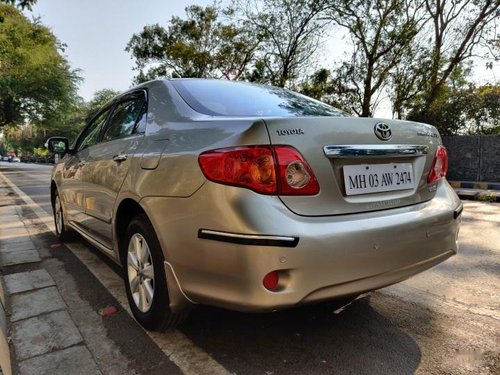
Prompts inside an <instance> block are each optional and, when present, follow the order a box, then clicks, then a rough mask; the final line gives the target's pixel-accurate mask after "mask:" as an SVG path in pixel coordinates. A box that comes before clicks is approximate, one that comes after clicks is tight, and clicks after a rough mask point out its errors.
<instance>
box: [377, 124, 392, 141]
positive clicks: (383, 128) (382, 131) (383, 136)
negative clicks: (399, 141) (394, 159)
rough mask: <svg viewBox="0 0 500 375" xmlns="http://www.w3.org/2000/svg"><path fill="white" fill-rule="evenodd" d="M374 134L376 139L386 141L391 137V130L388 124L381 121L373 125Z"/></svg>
mask: <svg viewBox="0 0 500 375" xmlns="http://www.w3.org/2000/svg"><path fill="white" fill-rule="evenodd" d="M374 131H375V135H376V136H377V138H378V139H380V140H382V141H388V140H389V139H391V138H392V131H391V128H390V127H389V125H387V124H384V123H383V122H379V123H378V124H376V125H375V129H374Z"/></svg>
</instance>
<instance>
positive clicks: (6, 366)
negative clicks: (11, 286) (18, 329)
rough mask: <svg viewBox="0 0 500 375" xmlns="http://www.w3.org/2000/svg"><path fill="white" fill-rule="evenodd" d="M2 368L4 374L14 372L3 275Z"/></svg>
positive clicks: (0, 287)
mask: <svg viewBox="0 0 500 375" xmlns="http://www.w3.org/2000/svg"><path fill="white" fill-rule="evenodd" d="M0 305H1V306H0V368H1V369H2V372H3V374H5V375H11V374H12V362H11V358H10V348H9V332H8V329H7V312H6V311H7V309H6V295H5V288H4V284H3V277H0Z"/></svg>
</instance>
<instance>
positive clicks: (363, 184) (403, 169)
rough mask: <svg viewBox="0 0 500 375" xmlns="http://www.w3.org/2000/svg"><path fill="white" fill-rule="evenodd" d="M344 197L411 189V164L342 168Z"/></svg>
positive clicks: (413, 180)
mask: <svg viewBox="0 0 500 375" xmlns="http://www.w3.org/2000/svg"><path fill="white" fill-rule="evenodd" d="M344 184H345V192H346V195H357V194H368V193H380V192H384V191H394V190H405V189H413V188H414V187H415V186H416V185H415V179H414V176H413V169H412V165H411V163H390V164H361V165H346V166H344Z"/></svg>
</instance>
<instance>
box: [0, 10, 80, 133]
mask: <svg viewBox="0 0 500 375" xmlns="http://www.w3.org/2000/svg"><path fill="white" fill-rule="evenodd" d="M60 48H61V45H60V43H59V42H58V40H57V39H56V38H55V36H54V35H53V34H52V33H51V32H50V30H49V29H48V28H46V27H45V26H43V25H42V24H41V23H40V21H39V20H35V21H29V20H28V19H27V18H26V17H24V16H23V15H22V14H21V13H20V12H19V11H18V10H17V9H15V8H14V7H12V6H8V5H0V126H5V125H18V124H23V123H24V122H25V121H29V122H31V123H33V124H38V125H41V126H48V125H49V124H50V123H53V122H54V121H57V119H58V118H59V117H60V115H61V113H64V112H66V111H68V110H70V109H71V107H72V105H73V103H74V101H75V100H76V89H77V83H78V81H79V77H78V76H77V73H76V72H75V71H72V70H71V69H70V67H69V64H68V62H67V61H66V59H65V58H64V57H63V56H62V55H61V54H60V52H59V50H60Z"/></svg>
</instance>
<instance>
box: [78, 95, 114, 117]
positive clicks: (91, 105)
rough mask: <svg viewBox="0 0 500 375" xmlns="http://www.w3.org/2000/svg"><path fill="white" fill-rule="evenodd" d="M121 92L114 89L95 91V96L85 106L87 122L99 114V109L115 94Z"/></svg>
mask: <svg viewBox="0 0 500 375" xmlns="http://www.w3.org/2000/svg"><path fill="white" fill-rule="evenodd" d="M118 94H120V92H119V91H116V90H112V89H102V90H99V91H96V92H95V93H94V97H93V98H92V99H91V100H90V102H88V103H87V104H86V108H85V116H84V118H85V122H89V121H90V120H91V119H92V117H93V116H94V115H95V114H97V111H99V109H101V108H102V107H103V106H104V104H106V103H107V102H109V101H110V100H111V99H113V98H114V97H115V96H117V95H118Z"/></svg>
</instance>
